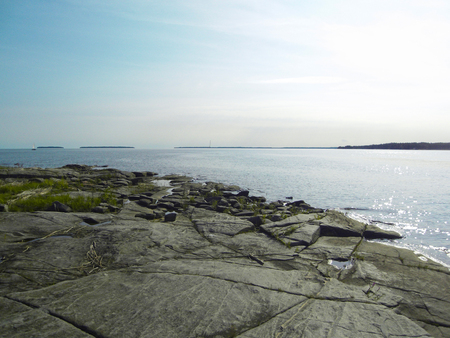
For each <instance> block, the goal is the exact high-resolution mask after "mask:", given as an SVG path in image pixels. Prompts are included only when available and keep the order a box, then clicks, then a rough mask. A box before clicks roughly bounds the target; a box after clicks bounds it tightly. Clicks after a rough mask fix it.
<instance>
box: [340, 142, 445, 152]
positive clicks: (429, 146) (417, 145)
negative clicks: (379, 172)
mask: <svg viewBox="0 0 450 338" xmlns="http://www.w3.org/2000/svg"><path fill="white" fill-rule="evenodd" d="M338 149H393V150H450V143H427V142H413V143H383V144H372V145H367V146H345V147H338Z"/></svg>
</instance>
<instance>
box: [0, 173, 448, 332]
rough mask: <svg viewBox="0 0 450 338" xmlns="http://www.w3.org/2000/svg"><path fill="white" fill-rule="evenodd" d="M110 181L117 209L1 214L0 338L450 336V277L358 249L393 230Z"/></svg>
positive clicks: (430, 266) (211, 187)
mask: <svg viewBox="0 0 450 338" xmlns="http://www.w3.org/2000/svg"><path fill="white" fill-rule="evenodd" d="M82 168H84V167H82ZM84 169H85V168H84ZM33 171H34V172H33V174H30V173H25V172H26V170H24V169H22V172H21V173H20V175H19V174H17V173H15V174H14V175H16V176H12V175H10V176H7V174H4V176H3V177H4V178H10V179H11V178H20V179H30V178H33V177H38V176H33V175H37V174H36V172H38V171H39V170H38V169H33ZM52 172H54V173H56V174H55V175H58V176H57V177H58V178H63V177H66V178H67V177H68V176H71V177H76V178H77V179H80V177H82V176H83V175H85V174H86V173H84V174H83V172H82V171H81V170H80V168H77V167H66V168H64V169H61V170H60V171H58V169H52V170H50V171H46V172H45V173H44V174H45V177H46V178H47V177H51V173H52ZM44 174H42V175H44ZM86 175H87V174H86ZM89 175H95V173H89ZM0 176H1V175H0ZM118 176H120V177H121V179H122V180H123V182H122V183H120V184H118V183H108V184H110V186H112V185H114V187H113V188H114V192H115V193H116V194H117V196H118V197H119V198H121V199H123V200H124V201H125V203H123V205H121V206H120V207H119V208H117V210H116V209H108V208H106V207H105V212H104V213H95V212H84V213H80V212H58V211H38V212H32V213H12V212H2V213H0V250H1V251H0V252H1V261H0V280H1V282H0V313H1V314H2V315H1V317H0V336H4V337H31V336H34V337H61V336H69V337H255V338H256V337H258V338H260V337H358V338H359V337H449V336H450V311H449V310H450V290H449V287H448V286H449V285H450V275H449V269H448V268H446V267H443V266H441V265H439V264H437V263H434V262H432V261H429V260H426V258H424V257H420V256H417V255H416V254H414V253H413V252H411V251H409V250H405V249H400V248H396V247H393V246H388V245H384V244H381V243H376V242H370V241H368V240H367V239H373V238H379V239H380V238H393V237H398V234H395V233H392V232H386V231H383V230H381V229H378V228H376V227H373V226H369V225H365V224H362V223H359V222H356V221H354V220H351V219H349V218H347V217H345V215H343V214H340V213H338V212H336V211H324V210H320V209H315V208H311V207H310V206H309V205H307V204H306V203H304V202H303V201H298V202H294V203H292V202H291V203H290V204H291V205H289V204H288V203H283V202H273V203H265V201H264V199H263V198H259V197H248V196H247V195H248V194H247V193H245V192H244V193H243V192H239V188H238V187H227V186H224V185H221V184H216V183H207V184H201V183H196V182H191V180H190V179H188V178H185V177H179V176H167V177H163V178H162V180H161V182H168V181H171V182H172V187H173V190H172V194H171V195H169V196H167V191H166V190H167V188H166V187H165V188H161V189H152V190H151V191H148V192H140V193H136V192H135V191H133V189H131V188H132V186H134V185H136V184H138V183H140V182H141V183H142V182H145V181H146V180H150V179H151V180H153V179H154V177H153V175H150V176H148V175H142V176H141V175H140V174H139V173H127V172H124V173H123V174H121V175H116V177H118ZM136 178H139V179H141V180H140V181H139V182H138V181H134V183H133V181H132V180H133V179H136ZM165 195H166V196H165ZM167 214H170V215H173V214H176V217H172V216H171V217H170V218H169V217H165V215H167ZM136 216H137V217H136ZM272 219H273V220H274V221H272ZM330 263H332V264H330ZM344 265H345V267H344Z"/></svg>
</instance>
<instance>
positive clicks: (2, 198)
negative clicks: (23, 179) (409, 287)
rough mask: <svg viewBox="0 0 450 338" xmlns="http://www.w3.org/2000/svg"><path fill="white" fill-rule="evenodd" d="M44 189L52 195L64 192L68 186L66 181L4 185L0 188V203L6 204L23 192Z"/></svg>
mask: <svg viewBox="0 0 450 338" xmlns="http://www.w3.org/2000/svg"><path fill="white" fill-rule="evenodd" d="M46 188H50V189H51V191H52V192H53V193H60V192H66V191H67V190H68V189H69V184H68V183H67V181H66V180H58V181H54V180H44V181H43V182H27V183H22V184H20V183H19V184H17V183H15V184H14V183H13V184H5V185H3V186H1V187H0V203H7V202H8V201H9V200H11V199H13V198H14V197H15V196H16V195H19V194H20V193H23V192H24V191H29V190H37V189H46Z"/></svg>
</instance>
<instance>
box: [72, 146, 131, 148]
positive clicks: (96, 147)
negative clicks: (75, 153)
mask: <svg viewBox="0 0 450 338" xmlns="http://www.w3.org/2000/svg"><path fill="white" fill-rule="evenodd" d="M80 148H134V147H124V146H89V147H80Z"/></svg>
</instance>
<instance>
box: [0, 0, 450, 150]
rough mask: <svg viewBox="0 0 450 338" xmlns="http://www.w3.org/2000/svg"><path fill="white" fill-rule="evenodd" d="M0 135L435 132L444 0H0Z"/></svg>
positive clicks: (443, 128) (300, 139)
mask: <svg viewBox="0 0 450 338" xmlns="http://www.w3.org/2000/svg"><path fill="white" fill-rule="evenodd" d="M0 74H1V76H0V85H1V88H2V89H1V91H0V119H1V123H0V148H29V147H31V146H32V145H33V143H35V144H36V146H39V145H41V146H45V145H59V146H64V147H66V148H75V147H79V146H86V145H128V146H135V147H137V148H171V147H174V146H207V145H209V142H210V141H211V143H212V145H213V146H339V145H347V144H353V145H361V144H373V143H385V142H422V141H423V142H450V137H449V136H448V135H449V133H448V128H449V126H450V95H449V94H448V93H450V2H449V1H445V0H444V1H439V0H424V1H418V0H405V1H402V0H389V1H385V0H376V1H371V0H367V1H359V0H358V1H356V0H348V1H343V0H341V1H339V0H329V1H293V0H292V1H291V0H278V1H271V0H240V1H233V0H230V1H225V0H222V1H218V0H215V1H214V0H210V1H199V0H192V1H143V0H130V1H118V0H83V1H78V0H77V1H75V0H53V1H46V0H39V1H36V0H33V1H22V0H15V1H9V0H0Z"/></svg>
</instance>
